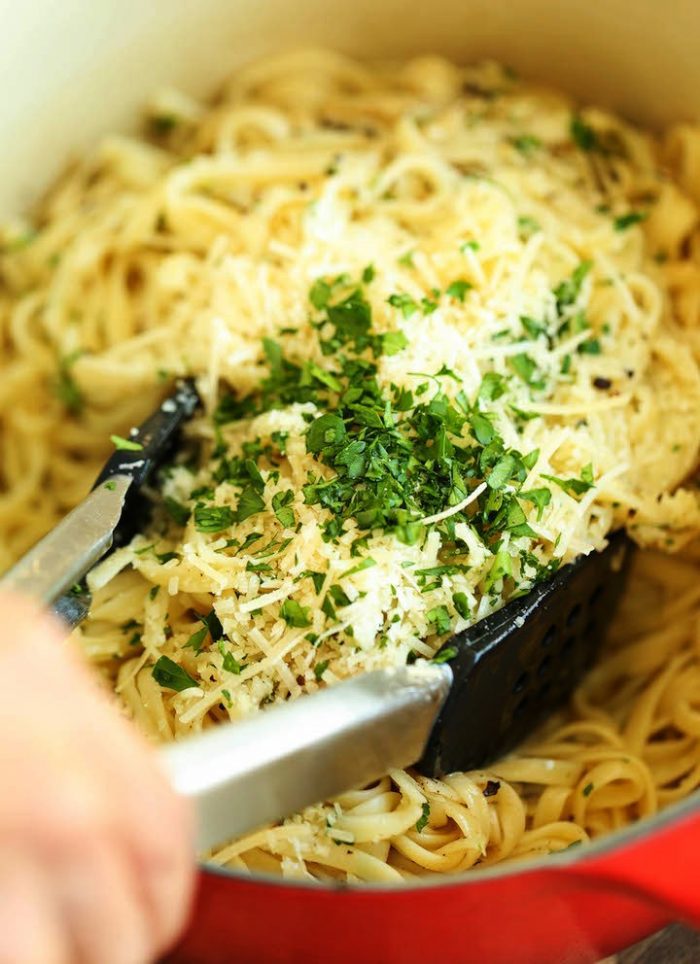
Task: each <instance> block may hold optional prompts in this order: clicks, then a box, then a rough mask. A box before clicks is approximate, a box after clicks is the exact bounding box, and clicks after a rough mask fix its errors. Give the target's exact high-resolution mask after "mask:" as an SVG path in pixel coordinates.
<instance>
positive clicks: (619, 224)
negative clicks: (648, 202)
mask: <svg viewBox="0 0 700 964" xmlns="http://www.w3.org/2000/svg"><path fill="white" fill-rule="evenodd" d="M648 217H649V214H648V212H646V211H630V212H629V213H628V214H621V215H620V216H619V217H617V218H615V220H614V221H613V227H614V228H615V230H616V231H626V230H627V228H631V227H632V225H633V224H639V223H640V221H645V220H646V219H647V218H648Z"/></svg>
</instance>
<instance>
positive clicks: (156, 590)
mask: <svg viewBox="0 0 700 964" xmlns="http://www.w3.org/2000/svg"><path fill="white" fill-rule="evenodd" d="M159 592H160V586H151V588H150V589H149V590H148V598H149V599H150V600H151V602H152V601H153V600H154V599H155V598H156V596H157V595H158V593H159Z"/></svg>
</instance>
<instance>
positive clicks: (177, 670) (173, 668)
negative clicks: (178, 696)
mask: <svg viewBox="0 0 700 964" xmlns="http://www.w3.org/2000/svg"><path fill="white" fill-rule="evenodd" d="M151 675H152V676H153V679H154V680H155V681H156V683H158V685H159V686H162V687H163V688H164V689H169V690H175V692H176V693H181V692H182V691H183V690H188V689H191V688H192V687H193V686H199V683H198V682H197V680H196V679H193V677H192V676H190V674H189V673H187V672H186V671H185V670H184V669H183V668H182V667H181V666H178V664H177V663H175V662H173V660H172V659H170V657H169V656H161V657H160V658H159V659H158V661H157V662H156V664H155V666H154V667H153V669H152V670H151Z"/></svg>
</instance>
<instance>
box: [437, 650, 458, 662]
mask: <svg viewBox="0 0 700 964" xmlns="http://www.w3.org/2000/svg"><path fill="white" fill-rule="evenodd" d="M456 655H457V650H456V648H455V647H454V646H446V647H445V648H444V649H441V650H440V652H439V653H437V654H436V655H435V656H433V658H432V660H431V663H446V662H448V660H450V659H454V658H455V656H456Z"/></svg>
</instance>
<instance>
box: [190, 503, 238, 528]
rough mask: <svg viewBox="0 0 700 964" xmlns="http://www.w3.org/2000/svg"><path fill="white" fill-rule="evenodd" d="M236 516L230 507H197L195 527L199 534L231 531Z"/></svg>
mask: <svg viewBox="0 0 700 964" xmlns="http://www.w3.org/2000/svg"><path fill="white" fill-rule="evenodd" d="M235 519H236V516H235V515H234V512H233V509H231V508H230V506H228V505H210V506H206V505H197V506H195V509H194V526H195V529H196V530H197V532H210V533H213V532H222V531H223V530H224V529H230V528H231V526H232V525H233V523H234V521H235Z"/></svg>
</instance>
